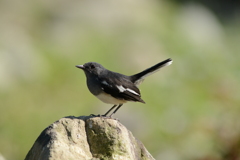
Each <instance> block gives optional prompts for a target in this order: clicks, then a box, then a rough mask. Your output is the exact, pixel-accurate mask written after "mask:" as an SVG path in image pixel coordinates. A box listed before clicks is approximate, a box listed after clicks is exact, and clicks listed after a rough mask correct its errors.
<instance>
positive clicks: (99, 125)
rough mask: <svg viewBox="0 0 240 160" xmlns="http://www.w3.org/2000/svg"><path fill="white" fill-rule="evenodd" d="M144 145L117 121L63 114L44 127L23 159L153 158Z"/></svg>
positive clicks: (127, 159) (99, 159)
mask: <svg viewBox="0 0 240 160" xmlns="http://www.w3.org/2000/svg"><path fill="white" fill-rule="evenodd" d="M153 159H154V158H153V157H152V156H151V154H150V153H149V152H148V151H147V150H146V148H145V147H144V145H143V144H142V143H141V142H140V141H139V140H137V139H136V138H135V137H134V136H133V135H132V133H131V132H130V131H128V130H127V128H126V127H125V126H123V125H122V124H121V123H120V122H119V121H117V120H114V119H108V118H103V117H92V116H81V117H73V116H69V117H65V118H61V119H60V120H58V121H56V122H54V123H53V124H51V125H50V126H49V127H47V128H46V129H45V130H44V131H43V132H42V133H41V134H40V136H39V137H38V138H37V140H36V141H35V143H34V145H33V146H32V148H31V149H30V151H29V152H28V154H27V156H26V158H25V160H153Z"/></svg>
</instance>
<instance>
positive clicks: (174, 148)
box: [0, 0, 240, 160]
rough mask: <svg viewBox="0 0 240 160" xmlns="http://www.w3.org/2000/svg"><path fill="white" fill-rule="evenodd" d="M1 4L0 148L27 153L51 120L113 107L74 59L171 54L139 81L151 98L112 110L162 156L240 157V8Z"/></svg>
mask: <svg viewBox="0 0 240 160" xmlns="http://www.w3.org/2000/svg"><path fill="white" fill-rule="evenodd" d="M0 13H1V14H0V35H1V36H0V115H1V116H0V144H1V145H0V157H1V155H2V156H3V157H5V158H6V159H7V160H15V159H24V157H25V155H26V154H27V152H28V150H29V149H30V148H31V146H32V145H33V143H34V141H35V140H36V138H37V137H38V135H39V134H40V132H41V131H42V130H43V129H44V128H45V127H47V126H48V125H49V124H51V123H52V122H54V121H56V120H58V119H59V118H61V117H64V116H69V115H75V116H80V115H89V114H90V113H104V112H105V111H106V110H108V109H109V108H110V107H111V106H110V105H107V104H103V103H102V102H100V101H99V100H98V99H96V98H95V97H93V96H92V95H91V94H90V92H89V91H88V89H87V87H86V84H85V81H86V80H85V76H84V73H83V72H82V71H81V70H79V69H77V68H75V65H77V64H83V63H85V62H89V61H96V62H99V63H101V64H102V65H103V66H105V67H106V68H110V69H111V70H113V71H117V72H120V73H124V74H127V75H130V74H134V73H136V72H139V71H141V70H143V69H145V68H147V67H150V66H151V65H154V64H155V63H158V62H160V61H162V60H164V59H166V58H172V59H173V61H174V62H173V64H172V65H171V66H169V67H166V68H164V69H162V70H161V71H160V72H158V73H156V74H154V75H152V76H151V77H148V78H147V80H145V81H144V83H143V84H142V85H141V86H140V88H141V91H142V98H143V99H144V100H145V101H146V102H147V104H145V105H143V104H140V103H127V104H125V105H124V106H123V107H122V108H121V110H120V111H119V112H118V113H117V115H116V117H118V118H119V119H120V121H121V122H122V123H123V124H125V125H126V126H127V127H128V128H129V130H131V131H132V132H133V134H134V135H135V136H136V137H137V138H138V139H140V140H141V141H142V142H143V143H144V145H145V146H146V148H147V149H148V150H149V151H150V153H152V155H153V156H154V157H155V158H156V159H160V160H161V159H165V160H234V159H239V158H240V154H239V153H240V121H239V117H240V107H239V106H240V83H239V82H240V72H239V71H240V65H239V60H240V54H239V53H240V45H239V42H240V23H239V20H240V18H239V15H235V16H234V18H232V20H231V21H230V22H227V23H222V22H220V21H219V19H218V18H217V17H216V16H215V14H214V13H213V12H212V11H211V10H209V9H208V8H206V7H204V6H203V5H201V4H198V3H197V2H194V3H184V5H181V3H178V4H175V3H173V2H167V1H159V0H158V1H157V0H151V1H118V2H116V1H40V0H38V1H25V2H22V1H16V0H2V1H0Z"/></svg>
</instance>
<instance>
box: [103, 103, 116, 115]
mask: <svg viewBox="0 0 240 160" xmlns="http://www.w3.org/2000/svg"><path fill="white" fill-rule="evenodd" d="M115 107H117V105H114V106H113V107H112V108H110V109H109V110H108V111H107V112H106V113H105V114H104V115H103V116H105V117H107V115H108V113H109V112H111V111H112V110H113V109H114V108H115Z"/></svg>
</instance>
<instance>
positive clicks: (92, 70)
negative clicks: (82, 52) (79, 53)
mask: <svg viewBox="0 0 240 160" xmlns="http://www.w3.org/2000/svg"><path fill="white" fill-rule="evenodd" d="M76 67H77V68H80V69H82V70H83V71H84V72H85V74H86V75H89V76H91V75H99V74H100V73H101V72H102V71H104V67H103V66H102V65H101V64H98V63H96V62H88V63H85V64H84V65H76Z"/></svg>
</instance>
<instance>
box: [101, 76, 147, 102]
mask: <svg viewBox="0 0 240 160" xmlns="http://www.w3.org/2000/svg"><path fill="white" fill-rule="evenodd" d="M109 76H111V75H109ZM100 81H101V88H102V90H103V91H104V92H106V93H107V94H110V95H111V96H113V97H114V98H116V99H120V100H127V101H137V102H142V103H145V102H144V101H143V100H142V99H141V95H140V91H139V89H138V88H137V87H136V86H135V85H134V84H133V83H132V82H131V81H130V80H128V79H127V78H126V77H122V76H117V75H116V74H114V76H111V78H103V77H102V78H100Z"/></svg>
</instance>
